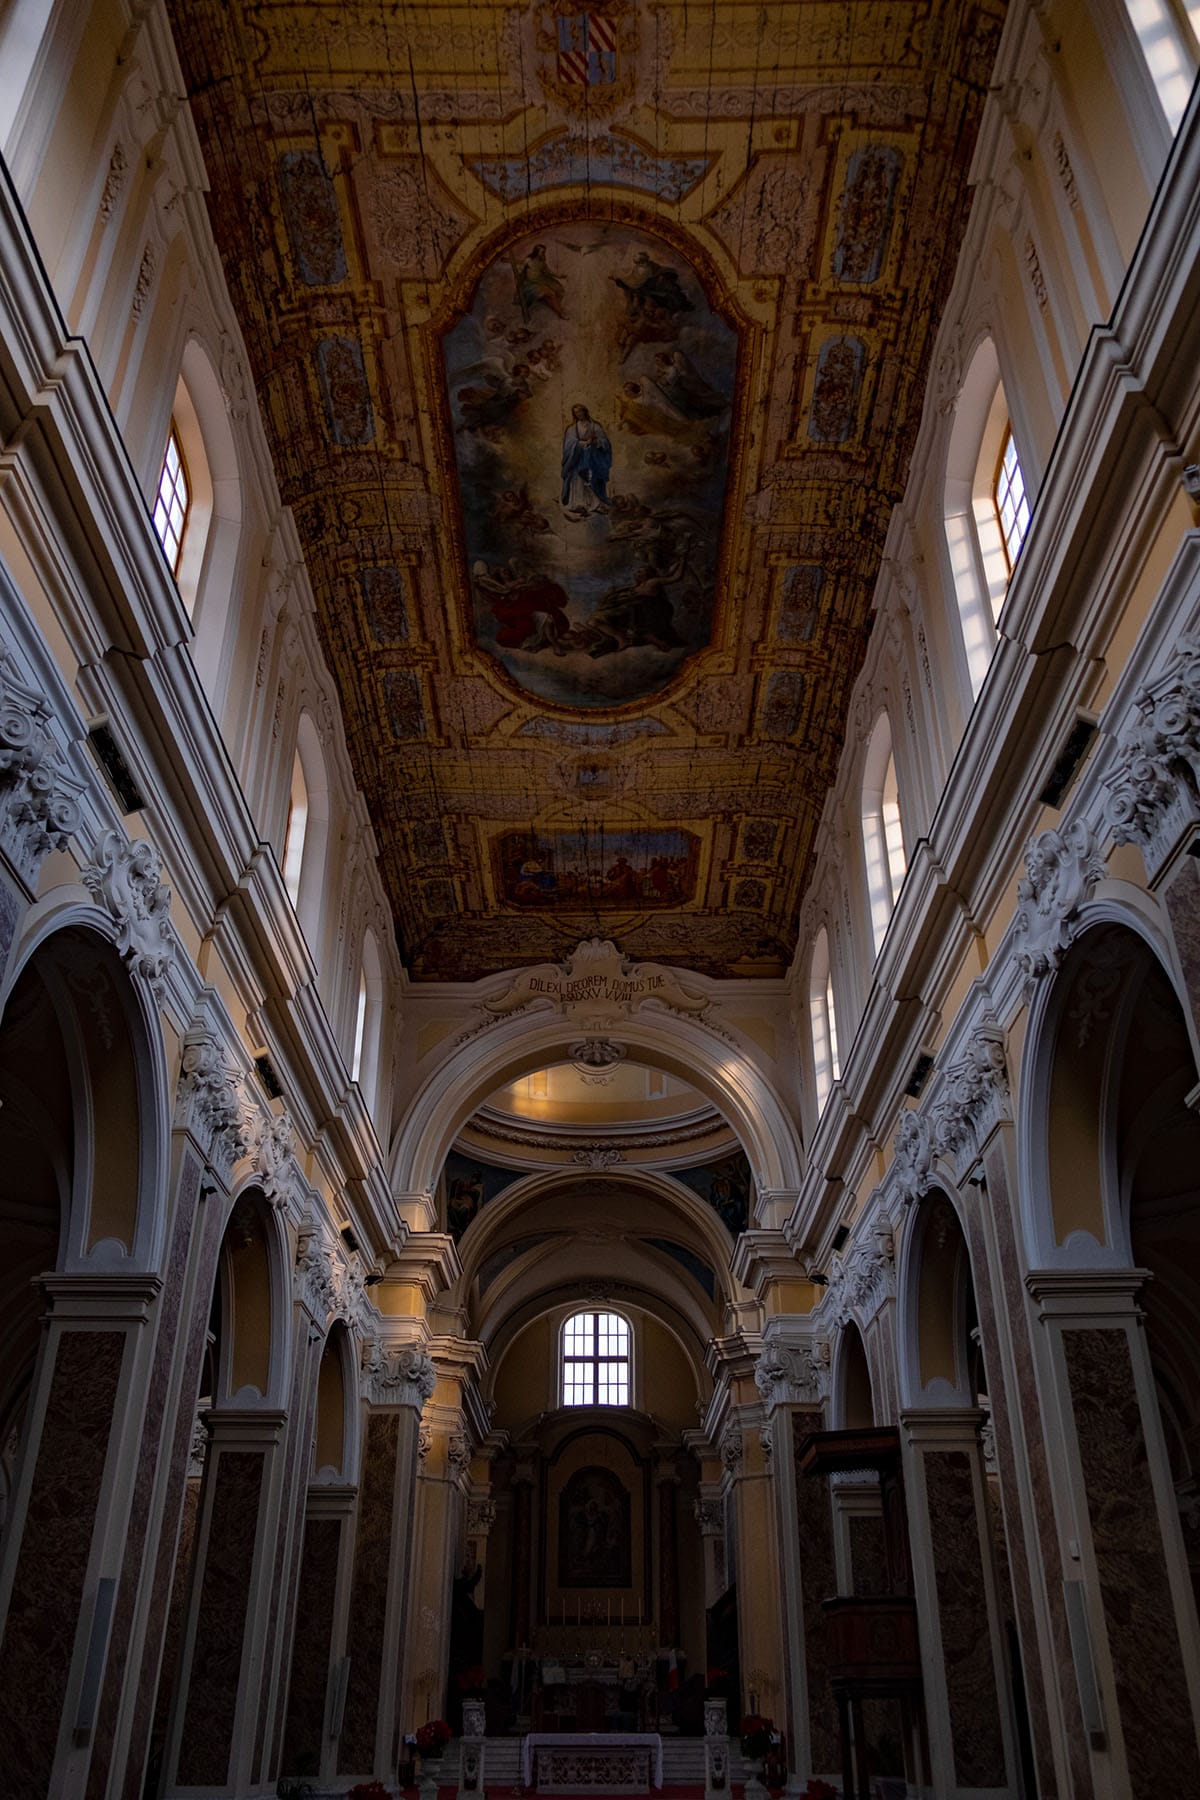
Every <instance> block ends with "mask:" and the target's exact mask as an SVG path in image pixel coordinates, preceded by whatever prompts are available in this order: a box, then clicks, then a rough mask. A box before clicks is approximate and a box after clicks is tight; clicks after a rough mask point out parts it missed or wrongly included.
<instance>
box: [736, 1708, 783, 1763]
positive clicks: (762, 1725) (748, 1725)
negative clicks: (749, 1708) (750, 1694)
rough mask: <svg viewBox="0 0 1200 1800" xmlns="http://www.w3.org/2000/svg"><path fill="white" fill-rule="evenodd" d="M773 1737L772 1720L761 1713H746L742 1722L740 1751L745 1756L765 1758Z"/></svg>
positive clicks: (773, 1725)
mask: <svg viewBox="0 0 1200 1800" xmlns="http://www.w3.org/2000/svg"><path fill="white" fill-rule="evenodd" d="M774 1736H775V1721H774V1719H767V1718H764V1717H763V1715H762V1713H747V1714H746V1716H745V1718H744V1719H743V1720H742V1732H741V1737H742V1750H743V1752H744V1753H745V1755H747V1756H765V1755H766V1754H767V1751H768V1750H769V1749H770V1748H771V1744H772V1742H773V1740H774Z"/></svg>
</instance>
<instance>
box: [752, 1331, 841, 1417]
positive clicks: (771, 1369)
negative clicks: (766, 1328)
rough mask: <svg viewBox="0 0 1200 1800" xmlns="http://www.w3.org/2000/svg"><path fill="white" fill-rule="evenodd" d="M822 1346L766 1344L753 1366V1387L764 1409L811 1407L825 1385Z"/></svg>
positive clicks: (826, 1379)
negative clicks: (764, 1405) (763, 1404)
mask: <svg viewBox="0 0 1200 1800" xmlns="http://www.w3.org/2000/svg"><path fill="white" fill-rule="evenodd" d="M824 1348H825V1347H824V1346H823V1345H821V1344H819V1343H816V1342H815V1341H814V1342H810V1343H807V1344H796V1345H793V1344H778V1343H768V1344H765V1345H764V1346H763V1350H762V1354H761V1355H760V1356H759V1358H758V1361H757V1362H756V1363H755V1365H754V1385H755V1386H756V1387H757V1389H758V1391H759V1393H760V1394H761V1395H762V1397H763V1401H764V1402H765V1404H766V1405H767V1407H769V1408H772V1407H776V1406H812V1405H815V1404H817V1403H818V1402H820V1401H821V1400H822V1399H823V1398H824V1396H825V1391H826V1389H827V1386H828V1378H829V1369H828V1365H827V1363H826V1360H825V1356H824V1354H823V1351H824Z"/></svg>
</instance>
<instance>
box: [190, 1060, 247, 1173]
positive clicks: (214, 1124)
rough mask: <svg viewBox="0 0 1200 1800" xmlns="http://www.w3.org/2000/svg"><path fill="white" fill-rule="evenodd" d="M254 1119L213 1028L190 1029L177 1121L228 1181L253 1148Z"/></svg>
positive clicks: (240, 1084) (234, 1072) (240, 1085)
mask: <svg viewBox="0 0 1200 1800" xmlns="http://www.w3.org/2000/svg"><path fill="white" fill-rule="evenodd" d="M250 1118H251V1115H250V1109H249V1107H248V1106H247V1104H246V1100H245V1096H244V1094H243V1091H242V1083H241V1078H240V1076H239V1075H238V1074H237V1073H236V1071H235V1070H234V1069H233V1068H232V1067H231V1066H230V1064H229V1063H228V1062H227V1061H226V1059H225V1053H224V1050H223V1049H222V1047H221V1044H220V1042H219V1040H218V1039H217V1038H216V1037H215V1036H213V1034H212V1033H211V1032H203V1033H199V1032H198V1033H190V1034H189V1035H188V1036H187V1037H185V1039H184V1041H183V1060H182V1067H181V1070H180V1076H179V1091H178V1094H177V1096H176V1102H175V1123H176V1124H177V1125H178V1126H180V1127H181V1128H182V1129H183V1130H185V1131H190V1132H191V1133H192V1135H193V1137H195V1139H196V1141H197V1143H198V1144H199V1145H200V1147H201V1149H202V1150H203V1151H204V1153H205V1155H206V1156H207V1157H208V1159H209V1160H210V1162H211V1163H212V1164H213V1167H214V1168H215V1169H216V1170H217V1172H218V1173H219V1174H220V1175H222V1176H223V1178H224V1179H225V1180H226V1181H228V1180H229V1175H230V1172H231V1170H232V1168H233V1165H234V1163H235V1162H237V1161H238V1160H239V1159H240V1158H241V1157H243V1156H245V1154H246V1152H247V1150H248V1149H249V1139H250V1129H251V1125H250Z"/></svg>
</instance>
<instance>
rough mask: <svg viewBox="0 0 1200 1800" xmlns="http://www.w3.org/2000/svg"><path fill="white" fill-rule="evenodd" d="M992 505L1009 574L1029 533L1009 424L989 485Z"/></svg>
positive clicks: (1015, 448)
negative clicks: (994, 476)
mask: <svg viewBox="0 0 1200 1800" xmlns="http://www.w3.org/2000/svg"><path fill="white" fill-rule="evenodd" d="M992 503H993V505H994V506H995V508H996V517H997V518H998V519H999V521H1000V539H1001V542H1002V543H1003V545H1004V556H1005V560H1006V562H1007V563H1008V572H1009V574H1010V575H1011V574H1012V569H1013V564H1014V563H1015V562H1016V560H1017V557H1018V556H1019V555H1020V553H1021V545H1022V544H1023V543H1024V542H1025V533H1026V532H1027V531H1028V530H1029V501H1028V499H1027V498H1026V495H1025V477H1024V476H1023V475H1022V473H1021V462H1020V458H1019V457H1018V455H1017V446H1016V443H1015V442H1014V439H1013V434H1012V426H1011V425H1006V426H1005V429H1004V442H1003V444H1002V445H1001V449H1000V460H999V462H998V463H997V464H996V478H995V480H994V481H993V483H992Z"/></svg>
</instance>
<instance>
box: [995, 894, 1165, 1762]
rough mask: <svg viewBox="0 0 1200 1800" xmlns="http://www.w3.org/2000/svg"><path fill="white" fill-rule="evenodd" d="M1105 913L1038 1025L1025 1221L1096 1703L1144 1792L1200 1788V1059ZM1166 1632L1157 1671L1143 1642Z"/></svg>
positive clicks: (1034, 1029) (1155, 977)
mask: <svg viewBox="0 0 1200 1800" xmlns="http://www.w3.org/2000/svg"><path fill="white" fill-rule="evenodd" d="M1106 913H1107V914H1108V916H1107V917H1106V916H1105V914H1106ZM1089 914H1090V916H1088V915H1085V919H1084V929H1082V930H1081V932H1080V934H1079V935H1078V937H1077V939H1076V942H1075V943H1074V944H1073V945H1072V946H1071V949H1070V950H1069V952H1068V954H1067V957H1066V959H1065V961H1064V963H1063V966H1062V969H1061V970H1060V972H1059V974H1058V976H1057V977H1056V979H1055V981H1054V983H1053V985H1052V987H1050V988H1049V990H1048V991H1047V992H1046V993H1045V994H1044V995H1041V996H1039V998H1038V1001H1037V1003H1036V1005H1035V1009H1034V1013H1033V1016H1032V1017H1031V1022H1030V1041H1029V1045H1028V1047H1027V1050H1026V1059H1025V1076H1024V1079H1025V1082H1026V1090H1025V1091H1026V1105H1027V1107H1028V1112H1027V1114H1026V1125H1027V1141H1026V1144H1025V1146H1024V1155H1025V1162H1026V1167H1027V1169H1028V1170H1029V1182H1030V1185H1029V1187H1028V1190H1027V1195H1026V1211H1025V1226H1026V1233H1027V1238H1028V1246H1027V1247H1028V1252H1029V1255H1030V1261H1031V1263H1032V1264H1033V1272H1032V1273H1031V1275H1030V1277H1029V1285H1030V1287H1031V1289H1032V1291H1033V1294H1034V1297H1035V1301H1036V1306H1037V1312H1038V1315H1039V1317H1040V1320H1041V1321H1042V1324H1043V1327H1044V1329H1043V1332H1042V1333H1041V1334H1039V1336H1038V1338H1037V1339H1036V1341H1037V1342H1038V1343H1039V1345H1040V1346H1042V1353H1043V1361H1044V1373H1045V1379H1046V1381H1047V1390H1048V1392H1049V1393H1050V1394H1052V1396H1053V1399H1054V1402H1055V1410H1054V1411H1052V1413H1051V1415H1050V1417H1049V1419H1048V1421H1047V1429H1048V1433H1049V1434H1050V1438H1051V1440H1052V1441H1051V1442H1050V1445H1049V1448H1050V1453H1051V1462H1052V1470H1053V1473H1054V1475H1055V1493H1056V1501H1057V1505H1058V1507H1059V1508H1060V1509H1061V1511H1062V1515H1063V1519H1064V1521H1065V1519H1066V1517H1067V1514H1068V1511H1069V1516H1070V1518H1071V1519H1072V1520H1073V1521H1075V1524H1076V1525H1077V1526H1080V1527H1083V1529H1084V1535H1083V1537H1082V1539H1080V1540H1079V1544H1080V1555H1079V1558H1078V1559H1077V1563H1076V1566H1075V1567H1074V1568H1073V1570H1072V1572H1071V1579H1072V1580H1073V1581H1074V1583H1075V1588H1076V1591H1077V1607H1078V1610H1079V1611H1080V1613H1081V1614H1083V1615H1084V1616H1085V1617H1086V1619H1087V1625H1088V1630H1089V1633H1090V1635H1091V1643H1092V1646H1093V1659H1092V1661H1091V1663H1090V1665H1089V1664H1087V1663H1085V1664H1084V1668H1083V1678H1082V1682H1081V1695H1082V1696H1083V1700H1084V1704H1085V1707H1086V1706H1088V1705H1091V1706H1093V1707H1097V1706H1098V1707H1102V1708H1103V1711H1104V1713H1105V1716H1106V1717H1108V1718H1109V1719H1111V1720H1112V1721H1113V1727H1114V1729H1113V1740H1114V1742H1113V1751H1112V1754H1113V1756H1114V1758H1116V1759H1119V1766H1121V1767H1122V1768H1123V1770H1124V1771H1127V1773H1126V1774H1123V1775H1122V1777H1121V1778H1122V1779H1127V1780H1128V1781H1129V1783H1130V1791H1131V1792H1143V1791H1149V1790H1148V1788H1147V1787H1146V1786H1145V1784H1146V1783H1153V1782H1159V1781H1162V1780H1165V1779H1173V1780H1176V1781H1181V1780H1182V1781H1185V1782H1186V1781H1191V1780H1192V1779H1193V1778H1195V1779H1197V1780H1200V1754H1198V1751H1197V1724H1198V1722H1200V1625H1198V1622H1197V1604H1196V1588H1197V1579H1196V1569H1197V1562H1198V1561H1200V1559H1198V1558H1197V1556H1196V1554H1195V1552H1194V1550H1192V1549H1191V1548H1190V1545H1189V1541H1188V1539H1189V1538H1190V1534H1185V1532H1184V1529H1183V1526H1182V1523H1181V1520H1182V1518H1185V1517H1187V1516H1188V1509H1189V1506H1190V1505H1191V1496H1192V1495H1193V1494H1194V1492H1195V1489H1196V1460H1195V1458H1196V1447H1197V1443H1198V1442H1200V1438H1198V1430H1197V1427H1198V1418H1197V1409H1196V1404H1195V1398H1194V1394H1195V1385H1196V1384H1195V1370H1196V1368H1197V1367H1200V1328H1198V1326H1197V1319H1198V1318H1200V1312H1198V1309H1197V1300H1198V1297H1200V1185H1198V1182H1197V1169H1198V1168H1200V1118H1197V1115H1196V1113H1195V1111H1194V1102H1193V1096H1194V1093H1195V1090H1196V1086H1197V1063H1196V1058H1195V1050H1194V1038H1193V1034H1192V1031H1191V1029H1190V1027H1189V1022H1188V1019H1187V1017H1186V1015H1185V1013H1184V1011H1183V1008H1182V1006H1181V1004H1180V999H1179V990H1178V988H1177V986H1176V983H1175V981H1174V979H1173V977H1172V975H1171V973H1170V971H1169V970H1168V968H1167V967H1166V966H1165V965H1164V963H1163V962H1162V961H1161V960H1160V958H1159V955H1158V954H1157V953H1156V946H1155V945H1154V943H1153V942H1152V939H1151V934H1150V929H1149V925H1148V923H1147V922H1146V921H1144V920H1141V919H1140V918H1137V919H1135V918H1133V917H1130V918H1129V919H1128V922H1126V921H1125V920H1124V919H1120V918H1118V917H1117V916H1115V915H1114V913H1113V911H1112V909H1110V908H1106V907H1104V906H1101V905H1096V906H1095V907H1094V908H1091V909H1089ZM1185 1371H1186V1372H1185ZM1061 1529H1063V1530H1065V1529H1066V1526H1065V1523H1064V1524H1063V1525H1062V1527H1061ZM1072 1529H1073V1530H1074V1529H1075V1526H1073V1527H1072ZM1135 1547H1136V1555H1134V1550H1135ZM1131 1557H1132V1559H1133V1560H1131ZM1135 1563H1136V1568H1137V1576H1136V1579H1134V1578H1133V1577H1132V1574H1131V1571H1132V1569H1133V1567H1134V1564H1135ZM1152 1618H1153V1619H1154V1620H1155V1624H1154V1625H1153V1627H1151V1624H1150V1620H1151V1619H1152ZM1139 1621H1140V1623H1139ZM1150 1630H1153V1632H1154V1634H1155V1642H1156V1645H1157V1649H1156V1655H1155V1658H1154V1665H1153V1671H1152V1672H1151V1671H1150V1670H1149V1669H1148V1668H1147V1667H1146V1666H1145V1664H1144V1663H1143V1662H1141V1661H1139V1659H1138V1657H1137V1656H1136V1654H1135V1653H1134V1651H1133V1649H1132V1645H1133V1643H1134V1642H1136V1641H1137V1639H1138V1636H1139V1633H1140V1632H1143V1631H1150ZM1168 1769H1171V1770H1173V1771H1174V1774H1173V1775H1171V1776H1170V1777H1168V1775H1167V1770H1168Z"/></svg>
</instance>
